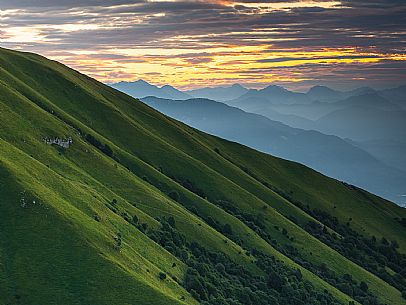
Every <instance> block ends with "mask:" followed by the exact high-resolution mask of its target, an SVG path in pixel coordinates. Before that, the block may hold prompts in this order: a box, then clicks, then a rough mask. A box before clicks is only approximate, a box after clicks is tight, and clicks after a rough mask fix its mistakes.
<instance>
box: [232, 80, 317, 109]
mask: <svg viewBox="0 0 406 305" xmlns="http://www.w3.org/2000/svg"><path fill="white" fill-rule="evenodd" d="M311 102H312V99H311V98H310V97H308V96H307V95H306V94H305V93H299V92H293V91H289V90H287V89H285V88H283V87H280V86H275V85H270V86H268V87H266V88H264V89H261V90H256V89H250V90H249V91H248V92H247V93H245V94H244V95H242V96H240V97H239V98H237V99H234V100H231V101H228V102H227V104H229V105H233V106H236V107H243V106H247V105H248V104H249V107H250V108H255V109H263V108H266V107H269V106H271V105H286V104H308V103H311Z"/></svg>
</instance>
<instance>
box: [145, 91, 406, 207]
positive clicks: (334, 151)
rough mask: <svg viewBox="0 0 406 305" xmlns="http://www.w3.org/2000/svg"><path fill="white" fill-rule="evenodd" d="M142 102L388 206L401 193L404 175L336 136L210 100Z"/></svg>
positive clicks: (156, 99) (149, 99)
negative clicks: (353, 188) (365, 193)
mask: <svg viewBox="0 0 406 305" xmlns="http://www.w3.org/2000/svg"><path fill="white" fill-rule="evenodd" d="M142 101H143V102H144V103H146V104H148V105H149V106H151V107H153V108H155V109H156V110H158V111H161V112H162V113H164V114H166V115H168V116H171V117H173V118H175V119H177V120H180V121H182V122H184V123H186V124H188V125H190V126H192V127H195V128H197V129H199V130H202V131H205V132H208V133H211V134H214V135H217V136H219V137H222V138H225V139H228V140H232V141H235V142H239V143H242V144H245V145H247V146H250V147H253V148H255V149H258V150H261V151H263V152H267V153H271V154H273V155H276V156H280V157H282V158H285V159H289V160H295V161H298V162H301V163H303V164H305V165H308V166H310V167H312V168H314V169H316V170H318V171H321V172H323V173H324V174H327V175H329V176H332V177H335V178H338V179H341V180H344V181H347V182H349V183H352V184H355V185H358V186H362V187H364V188H366V189H369V190H372V191H374V192H376V193H377V194H380V195H381V196H384V197H386V198H390V199H391V200H399V195H400V194H403V193H405V191H406V185H404V183H403V181H405V180H406V173H403V172H401V171H399V170H395V169H393V168H391V167H389V166H387V165H386V164H384V163H383V162H380V161H378V160H377V159H376V158H374V157H373V156H371V155H370V154H368V153H367V152H365V151H364V150H362V149H360V148H358V147H355V146H354V145H352V144H350V143H348V142H346V141H344V140H343V139H341V138H339V137H336V136H328V135H325V134H322V133H320V132H317V131H305V130H301V129H298V128H292V127H289V126H287V125H285V124H282V123H280V122H276V121H273V120H270V119H268V118H266V117H264V116H261V115H257V114H252V113H247V112H244V111H242V110H240V109H238V108H235V107H230V106H228V105H226V104H223V103H219V102H215V101H212V100H208V99H190V100H184V101H179V100H178V101H175V100H168V99H160V98H155V97H147V98H144V99H142Z"/></svg>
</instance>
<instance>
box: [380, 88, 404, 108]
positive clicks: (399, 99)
mask: <svg viewBox="0 0 406 305" xmlns="http://www.w3.org/2000/svg"><path fill="white" fill-rule="evenodd" d="M379 94H380V95H381V96H383V97H385V98H386V99H388V100H390V101H391V102H393V103H396V104H397V105H399V106H400V107H402V108H404V109H406V85H405V86H400V87H397V88H391V89H385V90H382V91H380V92H379Z"/></svg>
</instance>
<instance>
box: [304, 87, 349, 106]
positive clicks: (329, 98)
mask: <svg viewBox="0 0 406 305" xmlns="http://www.w3.org/2000/svg"><path fill="white" fill-rule="evenodd" d="M306 95H307V96H308V97H310V98H311V99H312V100H314V101H320V102H327V103H332V102H335V101H338V100H340V99H342V98H344V97H345V93H344V92H341V91H337V90H333V89H331V88H329V87H326V86H320V85H319V86H314V87H312V88H310V89H309V90H308V91H307V93H306Z"/></svg>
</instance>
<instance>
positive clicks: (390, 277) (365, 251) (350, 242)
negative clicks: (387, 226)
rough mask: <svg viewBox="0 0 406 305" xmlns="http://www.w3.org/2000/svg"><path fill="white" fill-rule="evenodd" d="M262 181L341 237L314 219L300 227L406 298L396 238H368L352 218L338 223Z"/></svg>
mask: <svg viewBox="0 0 406 305" xmlns="http://www.w3.org/2000/svg"><path fill="white" fill-rule="evenodd" d="M343 184H344V185H345V186H346V187H348V188H350V189H353V190H356V191H358V192H360V193H362V194H364V191H363V190H361V189H359V188H357V187H355V186H353V185H350V184H347V183H344V182H343ZM264 185H265V186H267V187H268V188H270V189H272V190H273V191H275V192H276V193H278V194H279V195H281V196H282V197H284V198H285V199H287V200H289V201H290V202H292V203H293V204H295V205H296V206H297V207H299V208H300V209H302V210H303V211H305V212H306V213H307V214H309V215H311V216H312V217H313V218H315V219H317V220H318V221H320V222H321V223H322V224H324V225H325V226H327V227H329V228H331V229H333V230H334V231H335V232H337V233H338V234H339V235H340V237H338V236H337V234H335V233H332V234H330V233H329V232H328V230H327V228H326V227H324V226H321V225H319V224H317V223H315V222H308V223H307V224H306V225H305V226H304V227H303V228H304V229H305V230H306V231H308V232H309V233H310V234H312V235H313V236H315V237H316V238H318V239H319V240H320V241H322V242H323V243H325V244H327V245H329V246H330V247H331V248H333V249H335V250H336V251H337V252H339V253H340V254H342V255H343V256H345V257H347V258H348V259H350V260H351V261H353V262H355V263H356V264H358V265H360V266H362V267H363V268H365V269H366V270H368V271H370V272H371V273H373V274H375V275H376V276H378V277H380V278H381V279H382V280H384V281H386V282H387V283H389V284H390V285H392V286H393V287H396V288H397V289H399V290H400V291H402V296H403V297H404V298H405V299H406V267H405V266H406V255H405V254H401V253H399V252H398V251H397V248H398V243H397V242H396V241H391V242H389V241H388V240H387V239H386V238H382V239H381V240H380V241H377V239H376V237H372V238H370V239H368V238H366V237H364V236H362V235H361V234H359V233H357V232H356V231H354V230H353V229H352V228H351V227H350V222H351V219H348V222H347V223H346V224H342V223H339V221H338V219H337V218H336V217H334V216H332V215H330V214H329V213H327V212H325V211H322V210H317V209H311V208H310V206H309V205H304V204H303V203H301V202H299V201H297V200H295V199H293V198H292V197H291V196H290V195H289V194H287V193H285V192H283V191H281V190H279V189H277V188H275V187H273V186H271V185H269V184H267V183H264ZM397 221H398V222H399V223H400V224H401V225H403V226H406V219H405V218H398V219H397ZM387 268H390V269H391V270H392V271H393V272H394V274H390V273H389V272H388V271H387Z"/></svg>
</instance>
